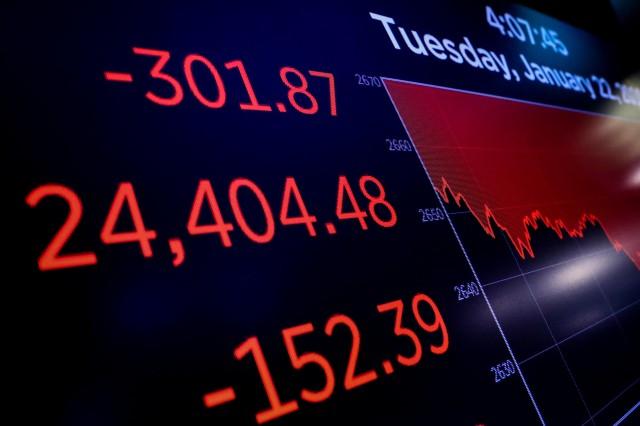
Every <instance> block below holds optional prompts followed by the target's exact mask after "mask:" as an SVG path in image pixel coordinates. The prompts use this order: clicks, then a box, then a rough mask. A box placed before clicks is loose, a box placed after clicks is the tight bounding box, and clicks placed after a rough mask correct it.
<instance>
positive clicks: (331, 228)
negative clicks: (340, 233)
mask: <svg viewBox="0 0 640 426" xmlns="http://www.w3.org/2000/svg"><path fill="white" fill-rule="evenodd" d="M325 226H326V228H327V232H328V233H329V234H331V235H333V234H335V233H336V226H335V225H334V224H333V223H331V222H327V223H326V225H325Z"/></svg>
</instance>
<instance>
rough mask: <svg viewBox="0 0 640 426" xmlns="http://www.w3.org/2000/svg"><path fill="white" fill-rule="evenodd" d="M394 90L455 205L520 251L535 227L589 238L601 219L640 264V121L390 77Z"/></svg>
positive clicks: (527, 248)
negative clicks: (589, 228) (588, 232)
mask: <svg viewBox="0 0 640 426" xmlns="http://www.w3.org/2000/svg"><path fill="white" fill-rule="evenodd" d="M385 85H386V87H387V90H388V91H389V94H390V96H391V98H392V100H393V102H394V104H395V106H396V108H397V110H398V112H399V114H400V115H401V117H402V120H403V122H404V124H405V126H406V127H407V129H408V131H409V133H410V135H411V138H412V139H413V141H414V143H415V145H416V149H417V151H418V154H419V155H420V157H421V158H422V161H423V162H424V164H425V166H426V167H427V169H428V170H429V174H430V175H431V177H432V179H433V181H434V184H435V185H436V189H437V190H438V192H439V193H440V195H441V196H442V197H443V199H444V200H445V201H446V202H447V203H449V202H451V200H450V199H449V198H450V197H449V196H448V192H450V193H451V194H453V201H455V202H456V203H457V204H458V205H460V204H461V203H462V201H463V200H464V202H465V203H466V204H467V206H468V207H469V209H470V211H471V213H472V214H473V216H474V217H475V218H476V220H477V221H478V222H479V223H480V225H482V227H483V229H484V230H485V232H486V233H487V234H489V235H491V236H492V237H494V238H495V232H494V229H493V228H492V224H491V220H493V221H494V222H495V223H496V224H497V226H498V227H499V228H500V229H501V230H503V231H504V232H505V233H506V234H507V235H508V237H509V239H510V240H511V242H512V243H513V246H514V247H515V248H516V250H517V252H518V253H519V254H520V256H521V257H522V258H525V257H526V256H527V255H528V256H531V257H533V256H534V255H535V254H534V250H533V247H532V245H531V231H532V230H536V229H538V227H539V226H540V225H542V226H546V227H547V228H550V229H552V230H553V231H555V233H556V234H557V235H558V237H559V238H563V236H564V235H569V236H570V237H574V238H575V237H582V236H583V233H584V230H585V229H586V228H587V226H589V225H590V224H591V225H595V224H596V223H599V224H600V226H601V227H602V228H603V230H604V232H605V233H606V235H607V237H608V238H609V240H610V241H611V243H612V245H613V246H614V247H615V248H616V250H618V251H624V252H625V253H626V254H627V256H628V257H629V258H630V259H631V260H632V261H633V262H634V263H635V264H636V266H637V267H638V268H640V178H639V177H638V176H639V174H640V122H636V121H631V120H625V119H620V118H615V117H612V116H605V115H598V114H590V113H585V112H580V111H575V110H568V109H562V108H556V107H551V106H546V105H539V104H533V103H528V102H521V101H516V100H511V99H504V98H499V97H494V96H487V95H481V94H475V93H470V92H464V91H458V90H451V89H445V88H440V87H434V86H427V85H422V84H417V83H408V82H401V81H396V80H389V79H385Z"/></svg>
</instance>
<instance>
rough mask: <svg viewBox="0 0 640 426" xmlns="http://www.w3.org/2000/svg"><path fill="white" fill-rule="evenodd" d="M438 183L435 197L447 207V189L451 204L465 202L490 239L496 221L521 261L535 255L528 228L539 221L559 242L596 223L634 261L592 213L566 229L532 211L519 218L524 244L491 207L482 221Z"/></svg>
mask: <svg viewBox="0 0 640 426" xmlns="http://www.w3.org/2000/svg"><path fill="white" fill-rule="evenodd" d="M441 180H442V185H441V186H440V187H438V188H437V190H438V194H439V195H440V196H441V197H442V199H443V200H444V202H445V203H447V204H450V203H451V200H450V199H449V195H447V190H448V192H449V193H451V195H452V196H453V201H455V203H456V205H457V206H458V207H462V202H464V204H465V205H466V206H467V208H468V209H469V212H470V213H471V215H472V216H473V217H474V218H475V219H476V221H478V223H479V224H480V226H481V227H482V229H483V230H484V231H485V232H486V233H487V235H489V236H491V237H492V238H496V234H495V230H494V229H493V226H492V225H491V220H493V222H495V224H496V225H497V226H498V228H499V229H500V230H501V231H502V232H504V233H505V234H506V235H507V237H508V238H509V241H510V242H511V244H512V245H513V247H514V248H515V249H516V251H517V252H518V255H519V256H520V257H521V258H522V259H523V260H524V259H526V257H527V254H528V255H529V256H530V257H532V258H535V253H534V251H533V247H532V246H531V232H530V231H529V229H532V230H534V231H535V230H537V229H538V224H539V223H540V222H542V224H543V225H544V226H545V227H547V228H548V229H551V230H552V231H554V232H555V234H556V235H557V236H558V238H560V239H564V233H563V232H562V231H563V230H564V231H565V232H566V234H567V235H569V236H570V237H571V238H584V230H585V229H587V223H589V224H591V225H592V226H595V225H596V224H598V225H600V227H601V228H602V230H603V232H604V233H605V235H606V236H607V238H608V240H609V241H610V242H611V244H612V246H613V248H614V249H615V250H616V251H617V252H624V253H625V254H626V255H627V256H628V257H629V258H631V259H633V256H631V255H630V254H629V253H628V252H627V251H626V250H625V249H624V247H623V246H622V244H620V243H619V242H618V241H616V240H615V239H614V238H613V237H611V235H609V233H608V232H607V230H606V228H605V227H604V226H603V225H602V223H601V222H600V220H598V218H597V217H596V216H595V215H594V214H588V213H584V214H583V215H582V217H581V218H580V220H579V221H578V224H577V226H576V227H572V228H569V227H567V226H566V225H565V223H564V221H563V220H562V219H551V218H549V217H548V216H545V215H544V214H543V213H542V212H541V211H540V210H534V211H532V212H531V214H529V215H527V216H525V217H524V218H523V219H522V225H523V228H524V236H525V241H522V239H521V238H520V237H514V236H513V235H512V233H511V232H510V231H509V228H507V227H506V226H503V225H502V224H501V223H500V220H499V219H498V218H496V216H495V214H494V213H493V211H492V210H491V207H489V206H488V205H487V204H484V218H483V217H482V216H481V215H479V214H478V213H477V212H476V211H475V209H473V208H471V207H470V205H469V203H468V202H467V200H466V199H465V197H464V194H462V193H461V192H457V191H455V190H454V189H453V188H452V187H451V185H449V183H448V182H447V179H446V178H445V177H444V176H442V177H441ZM639 255H640V253H636V256H639Z"/></svg>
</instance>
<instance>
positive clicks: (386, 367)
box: [382, 360, 393, 374]
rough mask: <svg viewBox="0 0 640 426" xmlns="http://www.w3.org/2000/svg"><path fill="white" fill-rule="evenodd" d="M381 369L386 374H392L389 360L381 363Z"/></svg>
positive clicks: (391, 365)
mask: <svg viewBox="0 0 640 426" xmlns="http://www.w3.org/2000/svg"><path fill="white" fill-rule="evenodd" d="M382 369H383V370H384V372H385V373H386V374H391V373H393V364H391V361H389V360H384V361H382Z"/></svg>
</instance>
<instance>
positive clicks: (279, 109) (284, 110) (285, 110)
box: [276, 102, 287, 112]
mask: <svg viewBox="0 0 640 426" xmlns="http://www.w3.org/2000/svg"><path fill="white" fill-rule="evenodd" d="M276 108H277V109H278V111H280V112H287V108H286V107H285V106H284V104H283V103H282V102H278V103H277V104H276Z"/></svg>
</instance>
